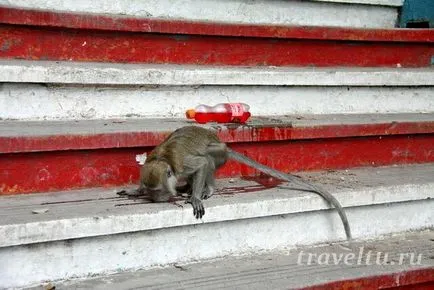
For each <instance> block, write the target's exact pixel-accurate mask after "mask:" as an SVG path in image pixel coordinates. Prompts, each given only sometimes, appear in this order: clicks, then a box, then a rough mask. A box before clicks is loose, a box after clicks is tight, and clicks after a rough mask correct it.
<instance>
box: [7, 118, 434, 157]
mask: <svg viewBox="0 0 434 290" xmlns="http://www.w3.org/2000/svg"><path fill="white" fill-rule="evenodd" d="M220 126H222V125H220ZM231 126H232V127H233V128H231ZM223 128H224V129H223V130H219V131H217V134H218V136H219V138H220V140H222V141H223V142H226V143H235V142H238V143H239V142H265V141H288V140H306V139H316V138H319V139H325V138H342V137H363V136H384V135H406V134H431V133H434V122H390V123H383V124H381V123H380V124H354V125H342V124H340V125H319V126H306V127H303V126H298V127H291V125H290V124H286V125H285V126H283V125H282V127H277V126H276V127H274V126H265V127H256V126H252V125H248V126H247V125H246V126H238V125H235V124H230V125H225V126H223ZM170 133H171V131H167V132H164V131H160V132H152V131H147V130H146V129H145V130H144V131H138V132H115V133H105V134H93V135H84V134H66V135H65V134H59V135H52V136H49V135H48V136H18V137H7V136H0V153H23V152H38V151H57V150H60V151H63V150H70V149H73V150H83V149H102V148H126V147H146V146H156V145H158V144H160V143H161V142H163V141H164V139H165V138H166V137H167V136H168V135H169V134H170Z"/></svg>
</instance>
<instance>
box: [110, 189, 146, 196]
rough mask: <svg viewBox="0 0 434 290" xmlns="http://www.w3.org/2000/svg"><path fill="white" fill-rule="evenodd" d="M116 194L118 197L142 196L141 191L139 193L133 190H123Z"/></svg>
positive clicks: (137, 190)
mask: <svg viewBox="0 0 434 290" xmlns="http://www.w3.org/2000/svg"><path fill="white" fill-rule="evenodd" d="M116 194H117V195H120V196H131V197H134V196H141V195H144V193H143V191H141V190H139V189H133V190H125V189H124V190H121V191H118V192H116Z"/></svg>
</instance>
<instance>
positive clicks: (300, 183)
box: [228, 148, 351, 240]
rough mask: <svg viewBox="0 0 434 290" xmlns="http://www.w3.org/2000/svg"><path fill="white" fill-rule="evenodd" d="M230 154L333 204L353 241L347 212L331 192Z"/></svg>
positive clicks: (237, 159) (230, 154) (241, 156)
mask: <svg viewBox="0 0 434 290" xmlns="http://www.w3.org/2000/svg"><path fill="white" fill-rule="evenodd" d="M228 154H229V158H231V159H234V160H236V161H238V162H240V163H243V164H245V165H247V166H250V167H252V168H255V169H258V170H260V171H262V172H263V173H265V174H268V175H270V176H273V177H275V178H278V179H281V180H285V181H288V182H291V183H293V184H295V185H297V186H300V189H303V190H308V191H312V192H315V193H317V194H319V195H320V196H322V197H323V198H324V199H325V200H326V201H327V202H329V203H330V204H332V205H333V206H334V207H335V208H336V210H337V211H338V214H339V216H340V217H341V220H342V223H343V225H344V229H345V234H346V236H347V239H348V240H351V229H350V224H349V223H348V218H347V215H346V214H345V211H344V209H343V208H342V206H341V204H340V202H339V201H338V200H337V199H336V198H335V197H334V196H333V195H331V194H330V193H329V192H327V191H325V190H322V189H321V188H319V187H317V186H315V185H313V184H309V183H307V182H306V181H304V180H302V179H301V178H299V177H297V176H294V175H291V174H286V173H283V172H280V171H277V170H275V169H273V168H270V167H268V166H265V165H263V164H261V163H258V162H256V161H254V160H252V159H250V158H248V157H246V156H245V155H243V154H240V153H238V152H236V151H233V150H231V149H229V148H228Z"/></svg>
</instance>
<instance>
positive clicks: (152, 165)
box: [118, 126, 351, 239]
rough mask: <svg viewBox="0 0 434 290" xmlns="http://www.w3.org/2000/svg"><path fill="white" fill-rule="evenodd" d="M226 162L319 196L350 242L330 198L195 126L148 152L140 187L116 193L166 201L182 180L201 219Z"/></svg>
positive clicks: (341, 213) (344, 220)
mask: <svg viewBox="0 0 434 290" xmlns="http://www.w3.org/2000/svg"><path fill="white" fill-rule="evenodd" d="M228 159H234V160H236V161H238V162H240V163H243V164H245V165H248V166H250V167H253V168H255V169H257V170H259V171H262V172H263V173H265V174H268V175H270V176H273V177H275V178H278V179H281V180H285V181H288V182H291V183H293V184H294V185H297V186H299V187H300V189H302V190H307V191H311V192H315V193H317V194H319V195H321V196H322V197H323V198H324V199H325V200H327V202H329V203H330V204H332V205H333V206H334V207H335V208H336V209H337V211H338V213H339V216H340V217H341V219H342V223H343V225H344V228H345V233H346V235H347V238H348V239H351V230H350V226H349V223H348V219H347V216H346V214H345V211H344V209H343V208H342V206H341V204H340V203H339V201H338V200H337V199H336V198H334V197H333V195H331V194H330V193H328V192H327V191H324V190H322V189H320V188H318V187H316V186H314V185H312V184H309V183H306V182H305V181H303V180H302V179H301V178H299V177H296V176H294V175H290V174H285V173H283V172H279V171H277V170H274V169H272V168H270V167H267V166H265V165H263V164H260V163H257V162H255V161H253V160H252V159H249V158H247V157H246V156H244V155H242V154H240V153H237V152H235V151H232V150H231V149H229V148H228V147H227V146H226V144H225V143H223V142H221V141H220V140H219V139H218V137H217V135H216V134H215V133H214V132H213V131H211V130H208V129H204V128H201V127H197V126H186V127H183V128H180V129H177V130H176V131H174V132H173V133H172V134H171V135H170V136H169V137H167V139H166V140H165V141H163V143H161V144H160V145H158V146H157V147H156V148H155V149H154V150H153V151H152V152H151V153H150V155H149V156H148V158H147V159H146V162H145V164H144V165H143V166H142V168H141V171H140V186H139V188H138V189H137V190H134V191H133V192H126V191H121V192H119V193H118V194H121V195H140V194H145V193H147V194H148V195H149V196H150V198H151V200H152V201H153V202H163V201H168V200H169V199H170V198H171V197H172V196H176V195H177V192H178V191H179V190H180V188H177V187H176V184H177V182H178V180H179V179H181V178H185V179H186V181H187V185H186V186H184V188H183V190H184V191H186V192H188V193H190V194H191V196H190V198H189V200H188V202H189V203H191V204H192V206H193V214H194V215H195V216H196V218H201V217H202V216H203V215H204V214H205V209H204V207H203V204H202V200H203V199H207V198H209V197H211V196H212V195H213V194H214V188H215V179H214V173H215V171H216V170H217V169H218V168H219V167H220V166H222V165H223V164H225V163H226V161H227V160H228Z"/></svg>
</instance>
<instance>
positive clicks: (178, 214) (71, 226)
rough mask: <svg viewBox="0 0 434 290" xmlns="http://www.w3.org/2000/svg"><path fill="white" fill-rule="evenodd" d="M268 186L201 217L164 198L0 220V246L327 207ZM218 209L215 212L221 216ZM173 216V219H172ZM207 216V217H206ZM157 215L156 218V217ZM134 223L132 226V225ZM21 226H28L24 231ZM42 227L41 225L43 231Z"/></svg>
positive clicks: (393, 193)
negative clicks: (114, 209)
mask: <svg viewBox="0 0 434 290" xmlns="http://www.w3.org/2000/svg"><path fill="white" fill-rule="evenodd" d="M269 191H270V196H272V199H270V198H268V199H262V200H261V199H259V198H257V197H256V196H258V194H255V193H249V195H250V196H249V197H250V198H251V200H250V201H248V202H239V203H234V204H232V203H229V202H225V201H223V202H222V201H221V200H219V201H215V200H210V201H211V202H212V203H213V204H212V205H209V204H208V205H207V206H206V208H207V213H208V216H207V215H205V218H204V219H205V221H197V220H196V219H195V218H194V217H193V215H192V214H191V208H190V207H189V206H186V207H184V208H182V209H181V208H174V206H173V205H169V204H165V205H162V209H161V210H157V211H155V210H154V211H151V212H150V213H139V214H132V215H112V216H107V217H104V218H101V217H97V218H96V217H94V216H88V217H83V218H70V219H57V220H48V221H40V222H30V223H19V224H5V225H0V236H7V237H8V239H7V240H3V241H0V247H9V246H17V245H24V244H33V243H41V242H50V241H58V240H67V239H76V238H86V237H94V236H103V235H113V234H122V233H128V232H137V231H146V230H155V229H162V228H170V227H179V226H189V225H195V224H208V223H216V222H226V221H231V220H242V219H251V218H261V217H267V216H275V215H286V214H295V213H302V212H311V211H328V210H330V207H328V205H327V204H326V202H325V201H324V200H323V199H322V198H320V197H319V196H317V195H315V194H306V193H305V192H304V193H303V192H299V194H300V195H297V196H290V197H288V196H287V194H285V193H284V192H283V193H279V192H276V191H273V190H269ZM379 192H381V194H379ZM335 196H336V197H337V199H338V200H340V202H341V203H342V206H343V207H344V208H349V207H370V206H376V205H380V204H393V203H404V202H414V201H418V200H425V199H433V198H434V183H423V184H417V183H416V184H414V183H409V184H405V185H399V186H396V185H395V186H378V187H364V188H361V189H357V190H350V191H345V190H339V191H338V192H336V193H335ZM258 200H260V202H258ZM249 207H250V209H251V211H252V212H251V213H248V210H246V209H247V208H249ZM237 208H241V209H242V210H236V209H237ZM264 208H265V209H268V210H270V212H261V210H263V209H264ZM218 212H220V216H219V214H218ZM258 212H259V213H258ZM174 217H175V219H176V220H175V221H173V219H174ZM207 217H210V218H209V219H208V220H207ZM156 220H158V221H159V222H157V223H155V221H156ZM169 220H172V222H168V221H169ZM144 221H145V222H144ZM146 221H147V222H146ZM350 223H351V220H350ZM83 224H88V225H89V226H90V227H91V228H90V229H88V230H86V229H78V230H77V225H78V226H80V225H83ZM104 224H105V225H104ZM133 224H135V225H136V226H135V227H134V226H132V225H133ZM111 226H112V227H113V228H111ZM24 228H25V229H26V231H29V232H27V234H24V235H23V229H24ZM41 228H42V229H43V230H44V231H45V233H42V235H41ZM108 229H109V230H108ZM342 230H343V229H342ZM72 233H74V234H72ZM53 234H54V236H53Z"/></svg>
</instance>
